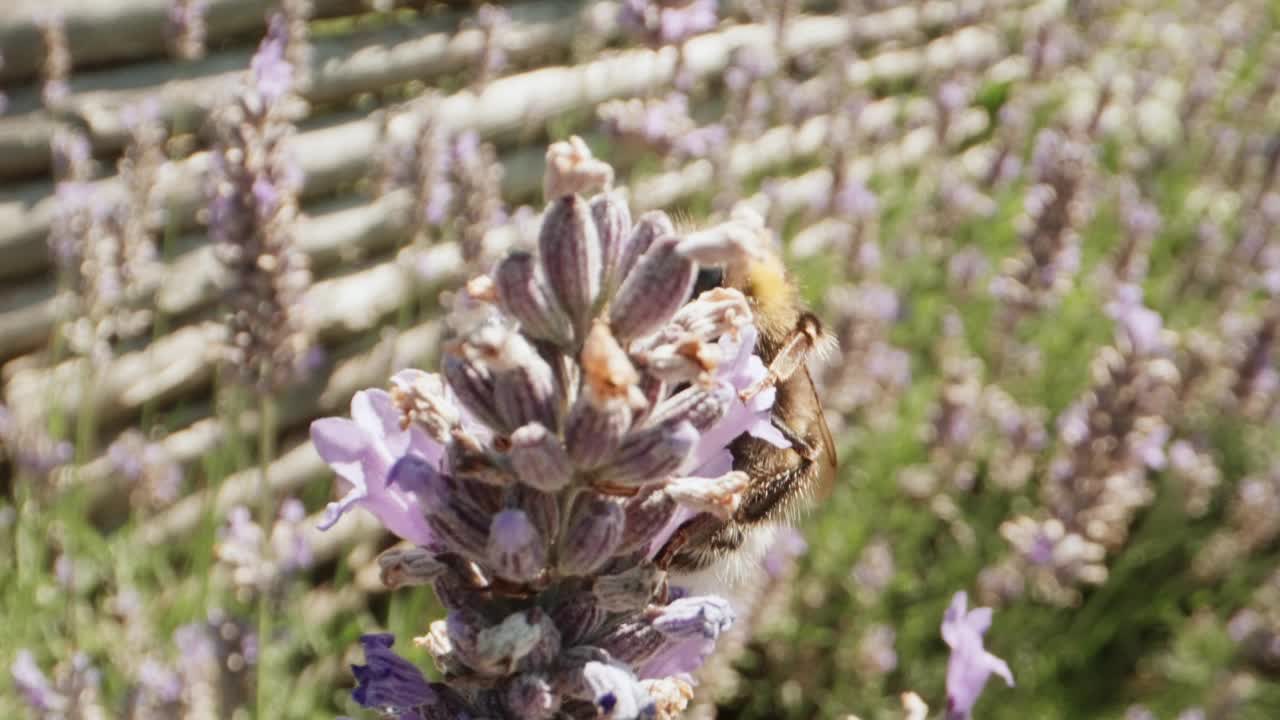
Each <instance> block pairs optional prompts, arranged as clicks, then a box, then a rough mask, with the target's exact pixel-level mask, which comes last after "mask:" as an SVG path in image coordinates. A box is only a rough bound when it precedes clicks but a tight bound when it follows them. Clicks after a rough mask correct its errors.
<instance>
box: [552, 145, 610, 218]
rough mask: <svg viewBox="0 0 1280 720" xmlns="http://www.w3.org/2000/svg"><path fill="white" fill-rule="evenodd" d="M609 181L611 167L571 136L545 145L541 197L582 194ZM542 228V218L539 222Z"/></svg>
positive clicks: (605, 184) (554, 198) (592, 190)
mask: <svg viewBox="0 0 1280 720" xmlns="http://www.w3.org/2000/svg"><path fill="white" fill-rule="evenodd" d="M611 183H613V168H611V167H609V164H608V163H606V162H604V161H602V160H597V159H595V158H594V157H592V155H591V148H589V147H587V144H586V143H585V142H583V141H582V138H580V137H578V136H577V135H574V136H572V137H570V138H569V140H568V141H567V142H564V141H562V142H557V143H552V144H551V146H550V147H548V148H547V169H546V171H545V173H544V174H543V176H542V197H543V198H544V199H545V200H546V201H547V202H554V201H557V200H560V199H561V198H565V197H568V196H571V195H574V194H581V195H586V194H588V193H591V192H594V191H596V190H599V189H601V188H606V187H608V186H609V185H610V184H611ZM543 224H544V227H545V224H546V221H545V220H544V221H543Z"/></svg>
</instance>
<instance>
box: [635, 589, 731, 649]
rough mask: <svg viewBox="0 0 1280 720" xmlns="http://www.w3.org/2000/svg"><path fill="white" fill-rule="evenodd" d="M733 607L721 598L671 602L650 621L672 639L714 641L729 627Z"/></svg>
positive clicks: (705, 597)
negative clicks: (696, 638) (694, 638)
mask: <svg viewBox="0 0 1280 720" xmlns="http://www.w3.org/2000/svg"><path fill="white" fill-rule="evenodd" d="M733 619H734V615H733V608H732V607H730V606H729V603H728V602H727V601H726V600H724V599H723V598H719V597H715V596H714V595H707V596H702V597H687V598H680V599H679V600H675V601H673V602H672V603H670V604H669V605H667V606H666V607H665V608H663V609H662V612H661V613H659V614H658V616H657V617H655V618H654V620H653V627H654V629H655V630H657V631H658V632H660V633H662V634H663V635H666V636H667V637H669V638H672V639H684V638H692V637H702V638H706V639H708V640H714V639H715V638H716V637H718V636H719V635H720V634H721V633H723V632H724V631H726V630H728V629H729V626H730V625H732V624H733Z"/></svg>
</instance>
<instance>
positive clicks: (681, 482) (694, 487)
mask: <svg viewBox="0 0 1280 720" xmlns="http://www.w3.org/2000/svg"><path fill="white" fill-rule="evenodd" d="M750 482H751V478H749V477H748V476H747V474H746V473H744V472H742V471H739V470H735V471H733V472H731V473H727V474H725V475H721V476H720V477H718V478H714V479H710V478H696V477H695V478H676V479H674V480H671V481H670V482H668V483H667V484H666V485H665V486H664V491H665V492H666V493H667V495H669V496H670V497H671V499H672V500H675V501H676V502H677V503H679V504H681V505H683V506H685V507H687V508H689V509H691V510H694V511H696V512H700V513H710V514H712V515H715V516H716V517H718V518H720V519H721V520H728V519H729V518H730V517H733V513H734V512H736V511H737V510H738V501H739V500H740V499H741V493H742V491H743V490H746V489H747V485H748V484H750Z"/></svg>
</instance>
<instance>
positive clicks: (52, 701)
mask: <svg viewBox="0 0 1280 720" xmlns="http://www.w3.org/2000/svg"><path fill="white" fill-rule="evenodd" d="M9 672H10V674H11V675H12V676H13V684H14V686H15V687H16V688H17V690H18V692H19V693H20V694H21V695H22V699H23V700H24V701H25V702H26V703H27V705H28V706H29V707H30V708H31V709H32V710H34V711H36V712H37V713H42V714H43V713H60V712H64V711H66V710H67V708H68V707H69V706H70V704H71V703H70V701H68V700H67V698H65V697H63V696H62V695H61V694H59V693H58V691H57V690H55V689H54V687H53V684H52V683H50V682H49V678H48V677H47V676H46V675H45V674H44V671H42V670H41V669H40V666H39V665H37V664H36V658H35V655H33V654H32V653H31V651H30V650H27V649H26V648H23V649H21V650H19V651H18V653H17V655H15V656H14V659H13V665H12V666H11V668H10V670H9Z"/></svg>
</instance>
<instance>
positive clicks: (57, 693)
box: [10, 648, 107, 720]
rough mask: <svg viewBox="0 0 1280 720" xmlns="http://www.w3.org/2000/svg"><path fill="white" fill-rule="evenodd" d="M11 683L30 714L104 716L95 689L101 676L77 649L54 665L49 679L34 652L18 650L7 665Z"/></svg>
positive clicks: (57, 719)
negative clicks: (37, 662)
mask: <svg viewBox="0 0 1280 720" xmlns="http://www.w3.org/2000/svg"><path fill="white" fill-rule="evenodd" d="M10 672H11V673H12V676H13V682H14V685H15V686H16V687H17V689H18V692H19V693H20V694H21V695H22V697H23V700H24V701H25V702H26V703H27V705H28V706H29V707H30V708H31V710H32V711H33V716H34V717H38V718H47V719H48V720H61V718H86V720H98V719H99V718H106V717H107V715H106V711H105V710H104V708H103V706H102V703H101V700H100V698H99V690H100V686H101V684H102V676H101V673H100V672H99V671H98V669H97V668H95V667H94V666H93V663H92V662H91V661H90V659H89V656H87V655H85V654H84V653H81V652H77V653H75V654H74V655H72V657H71V658H69V659H66V660H64V661H62V662H60V663H59V664H58V665H57V667H55V668H54V671H53V675H54V679H53V680H52V681H50V680H49V678H48V677H47V676H46V675H45V674H44V672H43V671H41V670H40V667H39V666H38V665H37V664H36V662H35V656H34V655H32V653H31V651H29V650H27V649H25V648H24V649H20V650H18V653H17V655H16V656H15V657H14V661H13V665H12V666H11V668H10Z"/></svg>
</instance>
